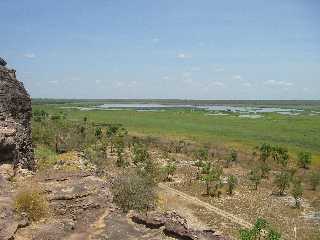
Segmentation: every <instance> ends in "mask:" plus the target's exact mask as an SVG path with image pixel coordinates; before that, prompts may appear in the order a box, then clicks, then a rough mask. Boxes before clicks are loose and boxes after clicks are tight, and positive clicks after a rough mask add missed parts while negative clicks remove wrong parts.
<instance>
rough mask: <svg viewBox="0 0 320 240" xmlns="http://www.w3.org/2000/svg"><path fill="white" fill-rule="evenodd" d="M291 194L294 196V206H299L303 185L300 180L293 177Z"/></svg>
mask: <svg viewBox="0 0 320 240" xmlns="http://www.w3.org/2000/svg"><path fill="white" fill-rule="evenodd" d="M291 194H292V196H293V197H294V200H295V206H296V208H300V198H301V197H302V194H303V187H302V184H301V181H300V180H298V179H295V180H294V181H293V187H292V189H291Z"/></svg>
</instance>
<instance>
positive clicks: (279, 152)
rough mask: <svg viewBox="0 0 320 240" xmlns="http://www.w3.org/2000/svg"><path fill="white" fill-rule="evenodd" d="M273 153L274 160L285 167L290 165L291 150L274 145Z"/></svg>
mask: <svg viewBox="0 0 320 240" xmlns="http://www.w3.org/2000/svg"><path fill="white" fill-rule="evenodd" d="M271 155H272V158H273V160H274V161H276V162H277V163H279V164H281V165H282V166H283V167H286V166H287V165H288V161H289V152H288V149H287V148H284V147H280V146H273V147H272V153H271Z"/></svg>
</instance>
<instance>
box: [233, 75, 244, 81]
mask: <svg viewBox="0 0 320 240" xmlns="http://www.w3.org/2000/svg"><path fill="white" fill-rule="evenodd" d="M232 78H233V79H235V80H242V76H241V75H233V76H232Z"/></svg>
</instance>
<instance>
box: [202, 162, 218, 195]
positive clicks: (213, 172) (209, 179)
mask: <svg viewBox="0 0 320 240" xmlns="http://www.w3.org/2000/svg"><path fill="white" fill-rule="evenodd" d="M222 173H223V170H222V168H221V167H220V166H212V165H211V163H210V162H205V163H204V164H203V167H202V170H201V174H202V176H201V180H202V181H203V182H205V184H206V192H207V195H208V196H209V195H211V191H210V190H211V189H212V184H213V195H216V194H217V190H218V188H219V186H220V185H221V184H220V183H221V180H220V177H221V175H222Z"/></svg>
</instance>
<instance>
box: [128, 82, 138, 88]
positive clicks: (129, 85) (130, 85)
mask: <svg viewBox="0 0 320 240" xmlns="http://www.w3.org/2000/svg"><path fill="white" fill-rule="evenodd" d="M135 85H137V81H131V82H129V83H128V85H127V86H128V87H129V88H132V87H134V86H135Z"/></svg>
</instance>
